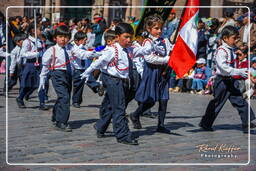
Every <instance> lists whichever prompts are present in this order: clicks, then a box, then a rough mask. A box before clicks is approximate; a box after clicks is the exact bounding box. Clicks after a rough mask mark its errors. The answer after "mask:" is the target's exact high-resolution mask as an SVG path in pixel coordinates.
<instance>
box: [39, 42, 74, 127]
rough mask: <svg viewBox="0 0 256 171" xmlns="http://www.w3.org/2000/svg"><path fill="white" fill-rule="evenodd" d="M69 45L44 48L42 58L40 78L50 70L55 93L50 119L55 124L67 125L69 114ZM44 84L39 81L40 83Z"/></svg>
mask: <svg viewBox="0 0 256 171" xmlns="http://www.w3.org/2000/svg"><path fill="white" fill-rule="evenodd" d="M70 56H71V52H70V47H68V46H65V47H60V46H59V45H58V44H56V45H54V46H52V47H50V48H49V49H47V50H46V52H45V53H44V55H43V59H42V65H43V68H42V71H41V73H40V80H44V79H46V77H47V74H48V73H49V71H50V78H51V80H52V84H53V87H54V90H55V92H56V94H57V101H56V102H55V105H54V107H53V114H52V121H53V122H56V123H57V124H56V125H57V126H59V127H61V126H62V125H64V126H67V122H68V119H69V115H70V93H71V89H72V69H71V64H70V62H69V60H70ZM41 84H44V83H43V82H41V81H40V85H41Z"/></svg>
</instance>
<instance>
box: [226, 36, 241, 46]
mask: <svg viewBox="0 0 256 171" xmlns="http://www.w3.org/2000/svg"><path fill="white" fill-rule="evenodd" d="M223 40H224V42H225V43H227V44H228V45H229V46H231V47H234V46H235V44H236V43H237V41H238V35H232V36H229V37H227V36H225V37H224V38H223Z"/></svg>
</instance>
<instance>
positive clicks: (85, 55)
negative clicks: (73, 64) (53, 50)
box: [72, 48, 101, 60]
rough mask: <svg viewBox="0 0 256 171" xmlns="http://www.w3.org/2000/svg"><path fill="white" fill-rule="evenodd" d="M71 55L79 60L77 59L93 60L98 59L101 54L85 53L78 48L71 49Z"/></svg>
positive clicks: (85, 51)
mask: <svg viewBox="0 0 256 171" xmlns="http://www.w3.org/2000/svg"><path fill="white" fill-rule="evenodd" d="M72 54H73V55H74V56H75V57H77V58H79V59H82V60H84V59H93V58H98V57H100V56H101V53H98V52H95V51H87V50H84V49H80V48H74V49H72Z"/></svg>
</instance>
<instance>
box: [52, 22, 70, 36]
mask: <svg viewBox="0 0 256 171" xmlns="http://www.w3.org/2000/svg"><path fill="white" fill-rule="evenodd" d="M57 36H68V37H69V38H70V37H71V32H70V30H69V28H68V26H66V25H61V26H58V27H57V28H56V30H55V31H54V37H57Z"/></svg>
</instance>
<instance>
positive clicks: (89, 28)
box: [85, 25, 95, 50]
mask: <svg viewBox="0 0 256 171" xmlns="http://www.w3.org/2000/svg"><path fill="white" fill-rule="evenodd" d="M86 36H87V40H86V45H85V46H86V48H87V49H88V50H89V49H93V48H94V47H93V45H94V42H95V34H94V33H93V32H92V26H91V25H88V26H87V33H86Z"/></svg>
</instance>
